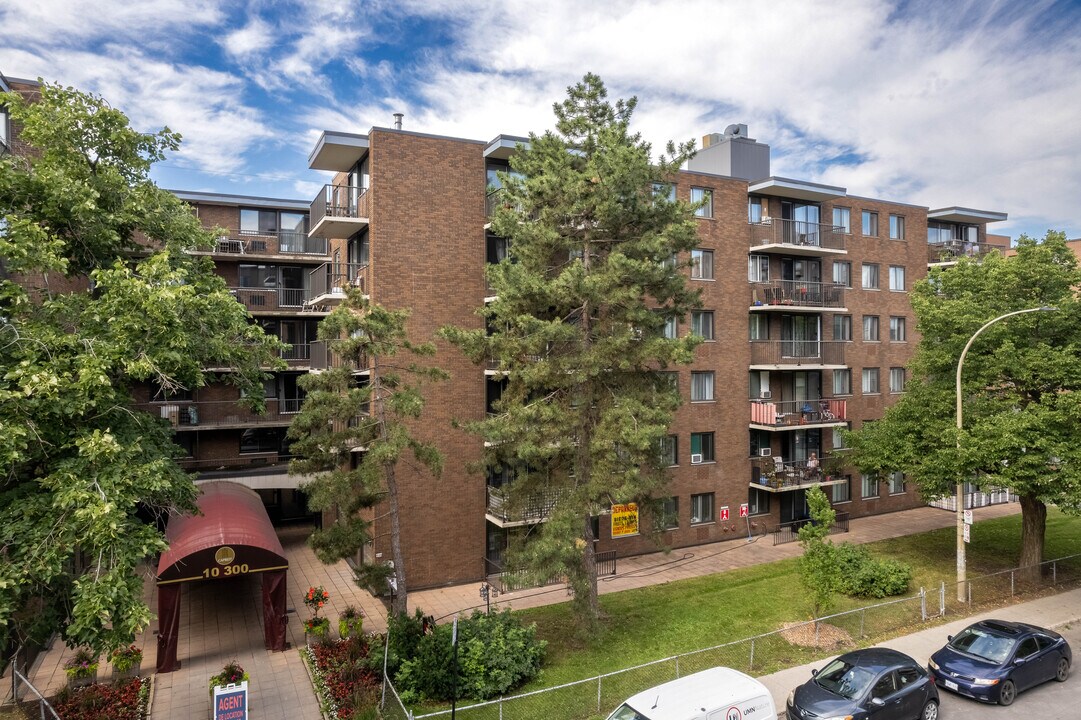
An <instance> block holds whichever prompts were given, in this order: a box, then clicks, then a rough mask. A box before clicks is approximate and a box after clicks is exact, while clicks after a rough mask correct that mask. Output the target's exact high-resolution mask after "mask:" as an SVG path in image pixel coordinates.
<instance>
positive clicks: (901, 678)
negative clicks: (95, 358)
mask: <svg viewBox="0 0 1081 720" xmlns="http://www.w3.org/2000/svg"><path fill="white" fill-rule="evenodd" d="M811 675H812V677H811V679H810V680H808V681H807V682H806V683H804V684H803V685H800V686H799V687H798V688H796V689H795V690H793V691H792V693H791V694H790V695H789V696H788V703H787V707H786V708H785V710H786V712H787V717H788V720H826V719H827V718H844V717H851V718H852V720H865V719H866V718H872V717H873V718H874V720H937V719H938V688H937V687H935V683H934V680H933V679H932V678H931V677H930V676H929V675H928V673H927V671H926V670H924V668H923V666H922V665H920V664H919V663H918V662H916V661H915V660H913V659H912V658H910V657H909V656H908V655H905V654H904V653H900V652H897V651H896V650H890V649H889V648H867V649H866V650H856V651H853V652H850V653H846V654H844V655H842V656H841V657H839V658H837V659H836V660H834V661H833V662H831V663H829V664H828V665H826V667H824V668H822V669H821V670H819V671H812V672H811Z"/></svg>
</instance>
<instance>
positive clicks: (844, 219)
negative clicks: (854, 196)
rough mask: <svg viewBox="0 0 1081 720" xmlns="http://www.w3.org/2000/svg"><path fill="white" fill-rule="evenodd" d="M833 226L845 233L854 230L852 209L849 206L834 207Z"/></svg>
mask: <svg viewBox="0 0 1081 720" xmlns="http://www.w3.org/2000/svg"><path fill="white" fill-rule="evenodd" d="M833 228H834V230H838V229H840V230H841V232H843V233H846V234H847V233H850V232H852V211H851V210H849V209H848V208H842V207H837V208H833Z"/></svg>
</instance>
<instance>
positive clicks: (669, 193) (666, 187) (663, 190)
mask: <svg viewBox="0 0 1081 720" xmlns="http://www.w3.org/2000/svg"><path fill="white" fill-rule="evenodd" d="M658 198H662V199H664V200H667V201H668V202H670V203H674V202H675V201H676V186H675V185H673V184H672V183H662V182H655V183H653V199H654V200H656V199H658Z"/></svg>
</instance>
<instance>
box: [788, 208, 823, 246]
mask: <svg viewBox="0 0 1081 720" xmlns="http://www.w3.org/2000/svg"><path fill="white" fill-rule="evenodd" d="M781 219H782V220H787V221H789V222H786V223H784V225H785V230H786V234H787V237H785V241H786V242H788V243H790V244H793V245H818V244H819V239H818V205H808V204H805V203H796V202H782V203H781Z"/></svg>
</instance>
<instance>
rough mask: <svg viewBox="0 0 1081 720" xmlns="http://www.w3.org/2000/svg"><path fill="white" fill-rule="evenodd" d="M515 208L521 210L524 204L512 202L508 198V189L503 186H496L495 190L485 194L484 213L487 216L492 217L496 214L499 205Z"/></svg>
mask: <svg viewBox="0 0 1081 720" xmlns="http://www.w3.org/2000/svg"><path fill="white" fill-rule="evenodd" d="M501 206H502V207H506V208H513V209H514V210H517V211H519V212H520V211H521V209H522V206H521V205H520V204H515V203H511V202H510V201H509V200H508V199H507V194H506V191H505V190H504V189H503V188H496V189H495V190H490V191H488V194H487V195H485V196H484V215H485V217H487V218H491V217H492V215H493V214H495V211H496V208H498V207H501Z"/></svg>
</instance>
